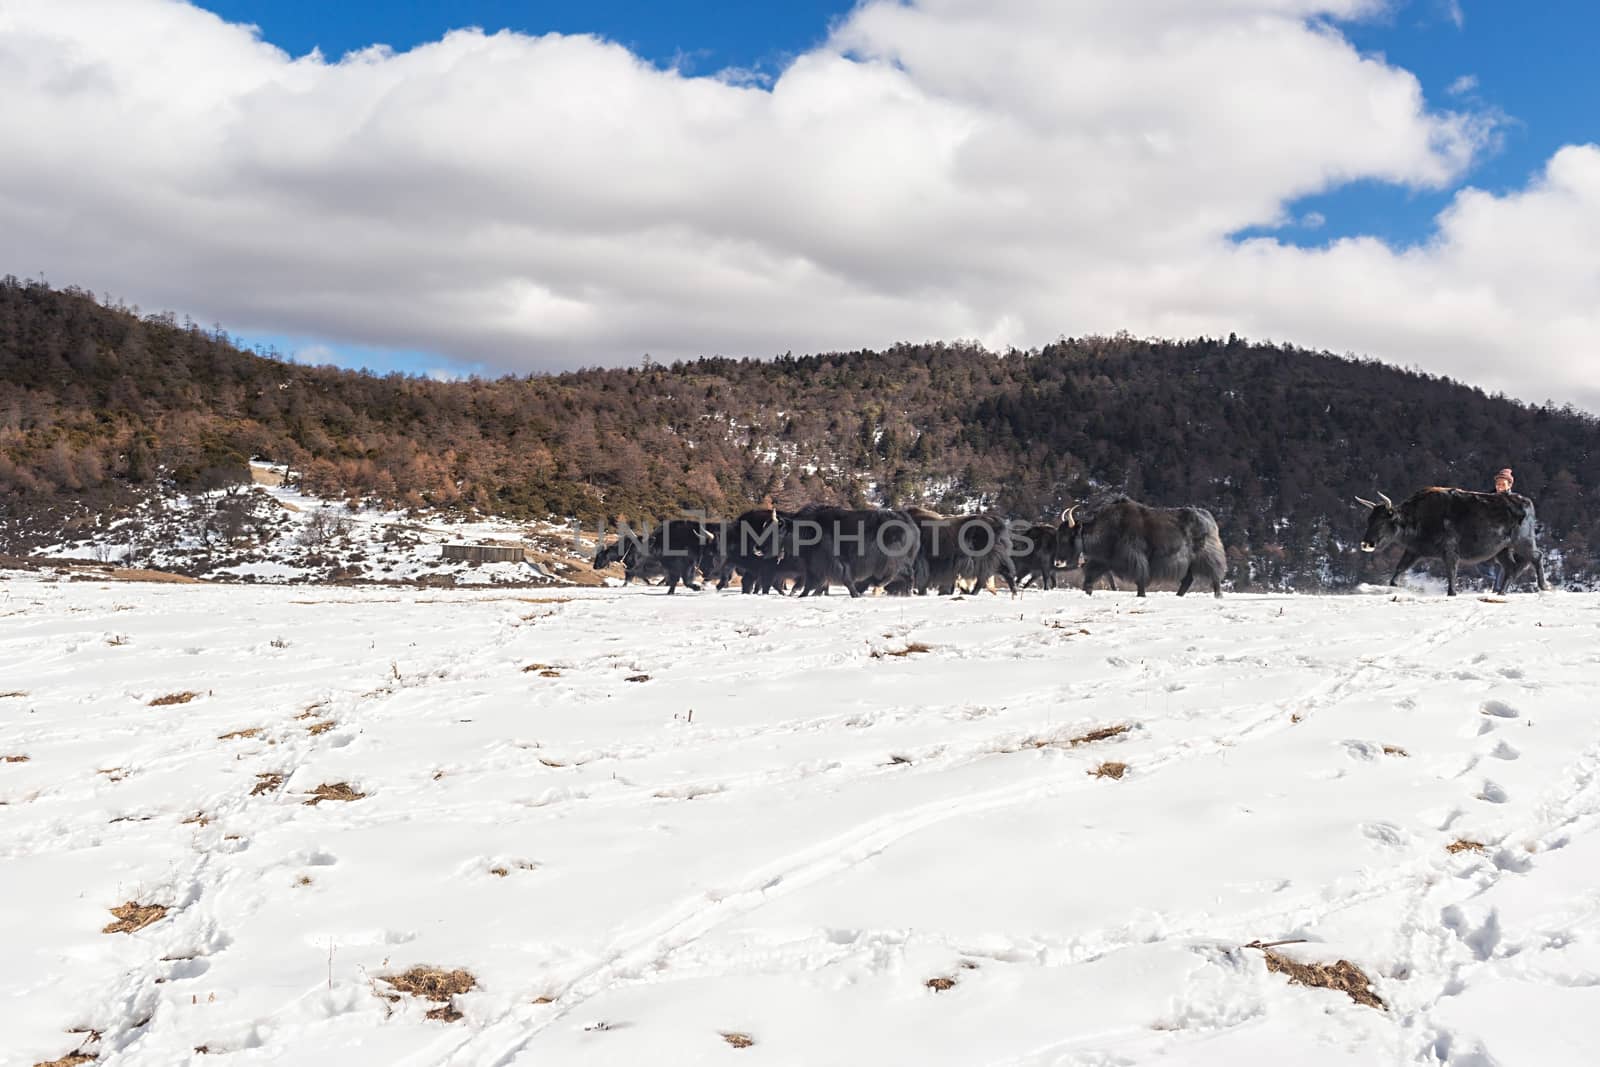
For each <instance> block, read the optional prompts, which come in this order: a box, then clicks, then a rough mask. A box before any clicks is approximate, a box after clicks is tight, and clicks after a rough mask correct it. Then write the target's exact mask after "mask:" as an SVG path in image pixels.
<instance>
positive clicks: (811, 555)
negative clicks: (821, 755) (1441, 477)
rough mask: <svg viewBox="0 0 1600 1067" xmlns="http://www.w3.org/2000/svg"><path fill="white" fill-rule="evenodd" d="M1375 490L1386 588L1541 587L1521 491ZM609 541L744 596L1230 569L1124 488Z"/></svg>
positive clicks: (1207, 543)
mask: <svg viewBox="0 0 1600 1067" xmlns="http://www.w3.org/2000/svg"><path fill="white" fill-rule="evenodd" d="M1378 498H1379V499H1378V501H1376V502H1374V501H1370V500H1364V499H1360V498H1357V499H1358V500H1359V501H1360V503H1361V504H1363V505H1365V506H1366V507H1367V508H1368V518H1367V528H1366V532H1365V533H1364V534H1363V536H1362V538H1361V549H1362V550H1363V551H1365V552H1376V551H1378V550H1380V549H1384V548H1388V547H1390V546H1391V545H1399V546H1400V548H1401V550H1402V551H1401V555H1400V558H1399V561H1398V563H1397V565H1396V567H1395V571H1394V575H1393V577H1392V578H1391V579H1390V581H1389V584H1390V585H1395V584H1397V583H1398V582H1399V579H1400V575H1401V574H1402V573H1404V572H1405V571H1406V570H1407V569H1408V568H1410V567H1411V566H1412V565H1413V564H1414V563H1416V562H1417V561H1418V560H1421V559H1440V560H1443V561H1444V564H1445V571H1446V574H1447V576H1448V580H1449V592H1450V595H1451V596H1455V595H1456V571H1457V567H1458V566H1459V565H1460V564H1462V563H1466V564H1476V563H1488V562H1491V561H1492V562H1493V564H1494V567H1495V580H1494V590H1495V592H1496V593H1503V592H1504V591H1505V589H1506V586H1507V585H1508V584H1509V583H1510V582H1511V581H1512V580H1514V579H1515V578H1517V577H1519V576H1520V575H1521V574H1522V573H1523V572H1525V571H1526V570H1528V569H1529V568H1530V567H1531V568H1532V569H1533V571H1534V573H1535V575H1536V576H1537V579H1538V585H1539V588H1540V589H1544V588H1546V586H1545V579H1544V568H1543V564H1542V561H1541V558H1540V555H1539V550H1538V547H1537V543H1536V540H1535V534H1534V523H1535V519H1534V509H1533V502H1532V501H1531V500H1529V499H1528V498H1527V497H1525V496H1521V495H1519V494H1516V493H1510V492H1505V493H1478V492H1472V491H1469V490H1465V489H1446V488H1440V487H1433V488H1429V489H1423V490H1420V491H1419V492H1417V493H1414V494H1413V495H1412V496H1411V497H1410V498H1408V499H1407V500H1406V501H1404V502H1403V503H1401V504H1398V505H1397V504H1395V503H1394V502H1393V501H1392V500H1390V499H1389V498H1388V497H1387V496H1384V495H1383V494H1382V493H1379V494H1378ZM601 541H602V543H601V545H600V547H599V549H598V550H597V552H596V554H595V557H594V566H595V569H597V570H599V569H602V568H604V567H607V566H610V565H612V564H615V563H620V564H622V566H623V568H624V574H625V578H624V583H625V584H626V583H627V582H631V581H633V579H634V578H641V579H645V580H648V579H650V578H653V577H663V578H665V580H666V583H667V592H668V593H673V592H676V590H677V587H678V585H679V583H682V584H683V585H685V586H687V587H688V588H690V589H696V590H697V589H699V588H700V585H699V584H698V583H697V582H696V581H695V578H696V576H699V577H701V578H703V579H704V580H706V581H710V580H713V579H715V580H716V582H717V588H718V589H719V590H720V589H726V588H727V587H728V585H729V583H730V582H732V580H733V578H734V576H735V575H737V576H738V578H739V587H740V590H741V591H742V592H745V593H766V592H770V591H772V590H777V591H778V592H780V593H784V592H793V591H798V592H799V594H800V595H801V596H815V595H819V594H823V595H825V594H826V593H827V592H828V590H829V588H830V587H831V586H832V585H835V584H837V585H842V586H844V588H845V589H847V590H848V591H849V593H850V595H851V596H853V597H857V596H861V595H862V594H864V593H867V592H869V591H871V590H873V589H881V590H882V591H884V592H885V593H888V594H890V595H899V596H904V595H909V594H912V593H916V594H925V593H927V592H929V591H930V590H931V591H936V592H938V593H941V594H944V595H949V594H952V593H955V592H957V591H958V590H965V591H973V592H975V591H977V590H978V589H980V588H983V587H985V586H989V587H991V588H993V587H994V585H995V584H996V583H1003V584H1004V585H1006V586H1007V587H1008V588H1009V589H1010V590H1011V591H1012V593H1015V592H1016V591H1017V589H1018V588H1019V586H1026V585H1028V584H1030V583H1031V584H1033V585H1034V586H1035V587H1036V588H1041V589H1053V588H1055V585H1056V573H1057V570H1058V569H1059V568H1063V567H1066V568H1071V567H1080V568H1081V569H1082V577H1083V591H1084V592H1085V593H1088V592H1090V591H1091V590H1092V589H1093V587H1094V585H1095V583H1096V582H1098V581H1100V580H1101V579H1102V578H1105V579H1108V580H1109V581H1110V584H1111V588H1113V589H1115V588H1116V580H1117V579H1121V580H1122V581H1124V582H1126V583H1129V584H1131V585H1133V586H1134V587H1135V588H1136V589H1137V590H1138V593H1139V595H1140V596H1144V595H1145V590H1146V588H1147V587H1148V586H1149V585H1150V584H1151V583H1152V582H1176V583H1177V584H1178V595H1179V596H1182V595H1183V594H1184V593H1187V592H1188V591H1189V588H1190V586H1192V585H1193V584H1194V583H1195V582H1196V581H1199V582H1201V583H1203V584H1205V585H1209V586H1210V588H1211V592H1212V594H1213V595H1214V596H1218V597H1220V596H1221V595H1222V581H1223V578H1224V577H1225V576H1226V573H1227V557H1226V555H1225V554H1224V552H1223V548H1222V538H1221V536H1220V535H1219V533H1218V531H1217V522H1216V520H1215V519H1214V518H1212V516H1211V513H1210V512H1209V511H1207V510H1205V509H1204V508H1197V507H1177V508H1156V507H1149V506H1147V505H1144V504H1141V503H1138V502H1137V501H1134V500H1130V499H1128V498H1127V497H1126V496H1123V495H1121V494H1110V495H1105V496H1102V497H1099V498H1097V499H1093V500H1090V501H1087V502H1084V503H1081V504H1075V505H1073V506H1072V507H1069V508H1067V509H1066V510H1065V511H1063V512H1062V513H1061V516H1060V521H1059V522H1054V523H1052V522H1040V523H1025V522H1019V521H1016V520H1009V519H1003V518H1000V517H998V516H995V515H992V514H988V513H979V514H971V515H955V516H947V515H940V514H938V513H937V512H933V511H928V510H926V509H924V508H916V507H912V508H905V509H889V508H871V509H852V508H838V507H829V506H824V505H809V506H806V507H803V508H800V509H799V510H798V511H780V510H779V509H777V508H775V507H769V508H759V509H756V510H753V511H747V512H745V513H744V514H742V515H740V516H739V517H738V518H737V519H733V520H732V521H726V522H714V521H707V520H702V519H685V518H673V519H667V520H664V521H663V522H661V523H659V524H658V525H656V526H654V527H653V528H650V529H648V530H643V531H635V530H632V529H630V528H628V527H627V526H625V525H623V526H619V529H618V536H617V538H616V539H615V540H613V541H611V542H610V543H605V540H604V538H602V539H601Z"/></svg>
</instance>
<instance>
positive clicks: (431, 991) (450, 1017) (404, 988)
mask: <svg viewBox="0 0 1600 1067" xmlns="http://www.w3.org/2000/svg"><path fill="white" fill-rule="evenodd" d="M379 981H382V982H387V983H388V984H389V985H390V986H391V987H392V988H393V989H394V990H395V992H396V993H407V994H410V995H411V996H414V997H422V998H423V999H425V1000H431V1001H433V1002H434V1003H436V1004H438V1005H439V1006H438V1007H437V1008H433V1009H431V1010H430V1011H429V1012H428V1018H430V1019H437V1020H439V1021H440V1022H447V1023H453V1022H455V1021H456V1020H457V1019H459V1018H461V1013H460V1012H459V1011H456V1008H455V1004H454V998H455V997H457V996H459V995H460V994H462V993H470V992H472V990H473V989H474V988H476V987H477V985H478V980H477V979H476V978H474V977H472V975H471V974H470V973H468V972H467V971H463V970H460V969H457V970H454V971H446V970H444V969H442V968H439V967H424V966H418V967H413V968H411V969H410V970H409V971H407V972H406V973H405V974H397V975H391V976H387V977H384V978H380V979H379ZM390 999H391V1000H398V999H400V998H399V997H398V996H392V997H390Z"/></svg>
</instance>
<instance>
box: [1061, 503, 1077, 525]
mask: <svg viewBox="0 0 1600 1067" xmlns="http://www.w3.org/2000/svg"><path fill="white" fill-rule="evenodd" d="M1077 510H1078V505H1076V504H1074V505H1072V506H1071V507H1070V508H1068V509H1067V510H1066V511H1063V512H1062V513H1061V521H1062V522H1064V523H1066V524H1067V528H1068V529H1071V528H1072V527H1074V526H1076V525H1078V520H1076V519H1074V518H1073V517H1072V513H1073V512H1074V511H1077Z"/></svg>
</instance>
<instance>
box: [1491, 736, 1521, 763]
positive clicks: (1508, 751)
mask: <svg viewBox="0 0 1600 1067" xmlns="http://www.w3.org/2000/svg"><path fill="white" fill-rule="evenodd" d="M1489 755H1491V756H1493V757H1494V758H1495V759H1503V760H1514V759H1517V758H1519V757H1520V756H1521V755H1522V753H1521V752H1519V751H1517V748H1516V746H1515V745H1513V744H1511V743H1510V742H1507V741H1501V742H1500V743H1499V744H1497V745H1495V746H1494V748H1492V749H1490V750H1489Z"/></svg>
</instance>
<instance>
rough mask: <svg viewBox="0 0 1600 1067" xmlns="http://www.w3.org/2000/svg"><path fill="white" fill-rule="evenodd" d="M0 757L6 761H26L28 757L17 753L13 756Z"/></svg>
mask: <svg viewBox="0 0 1600 1067" xmlns="http://www.w3.org/2000/svg"><path fill="white" fill-rule="evenodd" d="M0 759H3V760H4V761H5V762H6V763H27V762H28V760H29V759H30V757H28V756H24V755H21V754H18V755H15V756H4V757H0Z"/></svg>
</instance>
